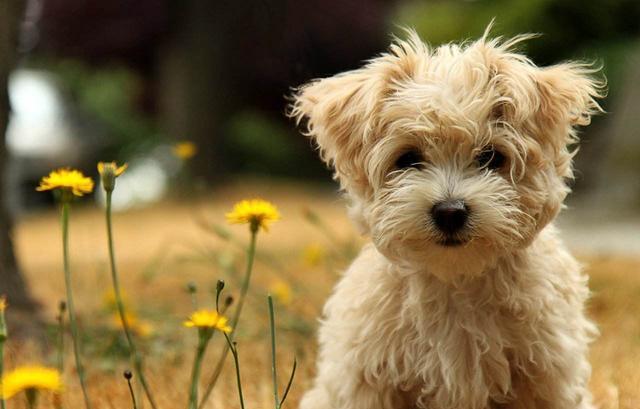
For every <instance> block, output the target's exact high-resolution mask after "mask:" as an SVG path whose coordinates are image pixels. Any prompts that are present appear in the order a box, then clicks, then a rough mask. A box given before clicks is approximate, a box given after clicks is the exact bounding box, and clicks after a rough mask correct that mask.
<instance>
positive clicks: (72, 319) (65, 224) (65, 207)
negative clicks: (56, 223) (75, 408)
mask: <svg viewBox="0 0 640 409" xmlns="http://www.w3.org/2000/svg"><path fill="white" fill-rule="evenodd" d="M63 193H67V192H63ZM64 196H65V195H63V198H62V218H61V222H62V252H63V260H64V282H65V287H66V289H67V306H68V307H69V326H70V327H71V339H72V341H73V354H74V356H75V360H76V368H77V370H78V378H80V387H81V388H82V394H83V396H84V404H85V407H86V408H87V409H91V402H90V400H89V394H88V393H87V387H86V384H85V374H84V367H83V366H82V361H81V360H80V337H79V334H78V324H77V322H76V309H75V306H74V304H73V291H72V290H71V268H70V266H69V207H70V206H69V200H70V198H65V197H64Z"/></svg>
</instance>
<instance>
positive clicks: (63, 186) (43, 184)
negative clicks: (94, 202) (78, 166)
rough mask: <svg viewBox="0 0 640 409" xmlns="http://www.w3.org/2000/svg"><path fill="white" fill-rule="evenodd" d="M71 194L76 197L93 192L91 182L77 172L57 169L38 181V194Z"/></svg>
mask: <svg viewBox="0 0 640 409" xmlns="http://www.w3.org/2000/svg"><path fill="white" fill-rule="evenodd" d="M56 189H60V190H62V191H67V192H71V193H73V194H74V195H76V196H83V195H84V194H85V193H91V192H92V191H93V180H91V178H88V177H86V176H85V175H83V174H82V172H80V171H79V170H75V169H58V170H54V171H52V172H51V173H49V175H48V176H44V177H43V178H42V180H40V186H38V187H37V188H36V190H37V191H38V192H42V191H45V190H56Z"/></svg>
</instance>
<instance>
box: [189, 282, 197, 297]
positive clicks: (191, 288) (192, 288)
mask: <svg viewBox="0 0 640 409" xmlns="http://www.w3.org/2000/svg"><path fill="white" fill-rule="evenodd" d="M196 291H198V286H197V285H196V283H194V282H193V281H189V282H188V283H187V292H188V293H189V294H195V293H196Z"/></svg>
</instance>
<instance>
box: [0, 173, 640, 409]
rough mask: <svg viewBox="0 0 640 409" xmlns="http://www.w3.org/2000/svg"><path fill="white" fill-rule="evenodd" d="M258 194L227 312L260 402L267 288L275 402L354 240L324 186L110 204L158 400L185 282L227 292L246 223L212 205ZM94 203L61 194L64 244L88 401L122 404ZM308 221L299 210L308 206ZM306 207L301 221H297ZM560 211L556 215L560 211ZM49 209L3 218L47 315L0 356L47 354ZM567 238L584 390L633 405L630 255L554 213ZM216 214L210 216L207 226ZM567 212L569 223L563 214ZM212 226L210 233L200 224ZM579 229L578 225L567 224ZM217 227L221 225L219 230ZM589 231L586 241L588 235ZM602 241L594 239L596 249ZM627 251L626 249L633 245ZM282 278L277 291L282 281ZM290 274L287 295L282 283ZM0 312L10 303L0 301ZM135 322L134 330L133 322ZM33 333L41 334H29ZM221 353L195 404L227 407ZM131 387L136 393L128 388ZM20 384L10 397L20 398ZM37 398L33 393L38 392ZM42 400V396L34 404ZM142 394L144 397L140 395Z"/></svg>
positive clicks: (637, 345)
mask: <svg viewBox="0 0 640 409" xmlns="http://www.w3.org/2000/svg"><path fill="white" fill-rule="evenodd" d="M254 196H260V197H263V198H265V199H268V200H270V201H272V202H274V203H275V204H276V205H277V206H278V207H279V209H280V211H281V213H282V220H281V221H279V222H278V223H276V224H274V225H273V226H272V228H271V229H270V231H269V232H268V233H264V232H261V233H260V235H259V237H258V248H259V256H258V261H257V265H256V268H255V271H254V276H253V284H252V287H251V290H250V295H249V304H248V306H247V307H246V308H245V310H244V313H243V316H242V320H241V322H240V325H239V326H238V328H239V335H238V349H239V354H240V362H241V371H242V374H241V375H242V381H243V385H244V386H243V387H244V392H245V399H246V407H247V408H268V407H270V405H273V396H272V384H271V376H270V374H271V372H270V354H269V347H270V344H269V342H268V320H267V308H266V294H267V293H268V292H274V293H278V294H280V298H279V301H278V302H277V307H276V321H277V327H278V351H279V352H278V368H279V378H280V379H279V383H280V385H281V388H282V386H283V385H284V384H285V383H286V380H287V377H288V373H289V370H290V367H291V363H292V359H293V356H294V355H296V356H297V358H298V371H297V374H296V378H295V381H294V385H293V389H292V392H291V394H290V395H289V397H288V399H287V402H286V403H285V405H284V406H285V407H289V408H294V407H296V406H297V402H298V400H299V398H300V396H301V394H302V393H303V392H304V390H305V389H306V388H307V386H308V385H309V382H310V380H311V377H312V375H313V372H314V364H313V361H314V355H315V351H316V344H315V338H314V333H315V330H316V328H317V321H316V318H317V317H318V315H319V312H320V310H321V307H322V304H323V301H324V299H325V298H326V296H327V295H328V294H329V292H330V290H331V286H332V284H333V283H334V282H335V280H336V279H337V277H338V274H339V271H340V270H341V269H342V268H344V267H345V266H346V264H347V263H348V259H349V258H350V257H351V255H352V253H353V251H354V249H355V248H357V247H358V246H359V245H361V244H362V242H363V241H362V239H360V238H359V237H358V236H357V234H356V233H355V231H354V230H353V228H352V227H351V224H350V223H349V222H348V221H347V219H346V215H345V211H344V208H343V203H342V202H341V200H340V199H339V197H338V196H337V195H335V194H334V193H333V192H332V190H331V189H329V188H326V187H325V188H316V187H308V186H302V185H296V184H292V183H285V184H283V183H275V182H262V181H260V182H247V181H243V182H242V183H237V184H234V185H232V186H229V187H226V188H223V189H219V190H217V191H215V192H213V193H210V194H206V195H203V196H199V198H198V199H189V200H186V199H184V197H192V195H190V194H188V193H186V192H183V193H182V194H179V195H175V196H174V197H173V198H172V199H168V200H165V201H164V202H163V203H161V204H157V205H154V206H152V207H150V208H145V209H137V210H130V211H127V212H123V213H117V214H116V215H115V216H114V223H115V224H114V227H115V235H116V237H115V238H116V251H117V258H118V264H119V267H120V273H121V276H122V285H123V287H124V288H125V291H126V294H127V299H128V305H129V309H130V310H131V311H133V312H136V314H137V315H138V316H139V319H140V320H144V321H145V322H147V323H148V326H150V327H151V330H150V333H149V334H142V335H144V336H140V337H139V338H140V342H141V344H142V345H143V349H144V350H145V354H146V365H147V372H148V376H149V378H150V380H151V384H152V386H153V390H154V391H155V394H156V396H157V400H158V403H159V405H160V406H161V407H162V408H175V407H181V406H186V404H187V391H188V383H189V374H190V368H191V364H192V360H193V355H194V351H195V344H196V340H197V339H196V334H195V332H194V330H192V329H189V328H184V327H183V326H182V325H181V322H182V321H183V320H184V319H185V318H186V316H187V315H188V314H189V312H190V311H191V310H192V304H191V300H190V298H189V295H188V294H187V292H186V291H185V290H184V288H185V285H186V283H188V282H194V283H196V284H197V285H198V288H199V292H198V302H199V304H200V305H206V306H212V305H213V301H212V300H213V297H212V293H211V288H213V287H215V282H216V280H217V279H219V278H222V279H224V280H225V281H226V282H227V290H228V292H229V293H230V294H237V293H238V288H239V280H240V276H241V274H240V273H239V272H240V271H242V269H243V263H244V254H243V246H244V244H245V243H246V242H247V239H248V230H247V228H246V226H228V225H226V223H225V222H224V213H225V212H226V211H228V210H229V209H230V208H231V206H232V205H233V203H234V202H235V201H237V200H239V199H242V198H247V197H254ZM101 212H102V211H101V209H100V208H99V207H98V206H96V205H94V204H93V203H91V202H85V203H83V204H82V205H76V206H74V211H73V214H72V217H71V233H70V234H71V257H72V274H73V281H74V294H75V295H76V304H77V309H78V311H79V316H80V321H81V326H82V329H83V333H84V356H85V360H86V366H87V367H88V370H89V389H90V393H91V395H92V397H93V400H94V401H95V407H97V408H111V407H113V408H127V407H131V403H130V398H129V394H128V389H127V386H126V383H125V381H124V380H123V378H122V377H121V373H122V371H123V370H124V369H126V368H127V367H128V366H129V365H128V362H127V359H126V358H125V357H124V356H125V355H124V352H123V351H124V344H123V340H122V338H121V336H120V333H119V330H118V328H116V327H114V324H113V322H112V314H111V313H110V312H109V306H108V298H109V291H108V289H109V286H110V277H109V270H108V263H107V261H108V259H107V247H106V235H105V228H104V220H103V214H102V213H101ZM309 212H312V213H313V214H315V215H317V216H319V218H320V220H321V222H320V223H319V224H318V222H315V223H314V222H312V221H313V220H315V219H314V217H313V215H312V216H309ZM310 220H311V221H310ZM569 220H570V219H569ZM58 223H59V221H58V214H57V212H56V211H55V210H50V211H43V212H39V213H37V214H33V215H30V216H27V217H24V218H23V219H22V220H21V221H20V222H19V223H18V226H17V231H16V244H17V250H18V256H19V259H20V261H21V264H22V267H23V269H24V271H25V274H26V276H27V279H28V281H29V283H30V285H31V288H32V290H33V293H34V295H35V297H36V298H37V299H38V301H39V302H40V303H41V304H42V306H43V310H42V311H43V317H44V318H45V319H46V320H47V321H48V322H50V323H51V325H50V328H49V333H50V335H49V336H48V337H47V338H46V339H45V340H43V341H44V342H40V343H36V342H33V343H23V342H19V343H18V342H10V343H9V349H8V352H7V354H6V355H7V362H6V366H7V367H9V368H11V367H14V366H15V365H19V364H26V363H34V362H40V363H46V364H49V365H55V362H56V361H55V356H56V354H55V333H56V332H55V331H56V327H55V325H54V324H55V318H54V317H55V315H56V306H57V305H58V302H59V300H61V299H62V298H63V294H64V286H63V279H62V277H63V276H62V268H61V265H62V264H61V263H62V259H61V253H62V252H61V244H60V238H59V237H60V228H59V225H58ZM564 224H565V225H566V226H565V230H566V231H567V238H568V239H569V240H568V242H569V243H570V245H571V246H572V247H573V248H574V251H575V252H576V253H577V255H578V257H579V258H580V259H581V260H582V261H583V262H584V263H585V266H586V267H585V268H586V271H587V272H588V273H589V275H590V276H591V288H592V290H593V292H594V294H593V298H592V300H591V302H590V304H589V306H588V311H589V314H590V316H591V317H592V318H593V319H594V320H595V321H596V322H597V323H598V326H599V327H600V331H601V333H602V334H601V336H600V338H599V339H598V340H597V341H596V342H595V344H594V345H593V348H592V354H591V360H592V362H593V366H594V371H593V379H592V390H593V392H594V394H595V396H596V399H597V401H598V403H599V404H600V405H601V408H602V409H614V408H618V407H619V408H621V409H637V408H638V407H640V370H638V368H637V362H640V322H639V320H638V314H637V312H638V311H639V310H640V276H639V275H638V274H637V272H638V270H639V268H640V257H633V256H632V255H630V251H628V249H625V251H616V249H615V248H608V247H606V246H603V247H602V248H596V247H594V246H593V245H586V244H585V242H584V241H581V240H580V237H581V236H583V235H588V236H589V237H592V236H595V237H598V234H595V235H594V234H593V232H590V231H588V229H587V230H585V224H584V223H579V224H576V223H572V222H571V221H569V222H566V223H564ZM216 226H217V227H216ZM573 226H576V227H575V228H574V227H573ZM219 227H224V229H226V231H227V232H230V233H231V234H232V235H233V238H232V239H230V240H229V239H224V238H222V237H221V233H220V232H218V234H215V233H213V232H212V230H214V229H215V228H219ZM580 229H582V230H580ZM222 235H224V234H222ZM592 242H593V240H590V241H589V243H592ZM603 249H604V250H603ZM637 254H639V253H636V255H637ZM283 288H284V291H283ZM287 288H290V295H291V299H290V300H288V299H287V294H286V292H287V291H286V289H287ZM7 313H9V314H11V308H10V307H9V308H8V310H7ZM147 331H148V328H147V329H145V330H144V331H142V332H147ZM42 345H44V347H43V346H42ZM221 348H222V339H221V338H220V337H219V336H218V337H216V338H214V340H213V343H212V344H211V347H210V348H209V352H208V355H207V357H206V359H205V365H204V369H203V371H204V376H203V384H204V383H205V380H206V378H207V377H208V376H209V374H210V373H211V371H212V368H213V367H214V365H215V361H216V360H217V357H218V354H219V351H220V350H221ZM65 359H66V364H65V365H66V374H65V380H66V383H67V387H66V391H65V393H64V395H63V403H64V407H66V408H80V407H82V403H81V402H82V401H81V395H80V393H79V388H78V383H77V378H76V377H75V376H74V375H75V374H74V372H73V371H72V366H73V365H72V354H71V349H70V341H69V340H67V343H66V356H65ZM230 363H231V361H230V360H229V362H227V367H226V368H225V372H223V376H222V378H221V381H220V382H219V384H218V386H217V387H216V389H215V393H214V395H213V399H212V400H211V401H210V402H209V403H208V404H207V405H206V406H205V408H213V407H222V406H224V407H225V408H236V407H239V404H238V399H237V390H236V384H235V377H234V375H233V367H232V365H231V364H230ZM137 396H138V400H139V401H141V400H143V395H142V394H141V392H140V391H139V390H138V395H137ZM21 399H22V398H21V397H20V398H16V399H14V400H12V401H10V403H12V405H11V406H10V407H11V408H16V407H21V405H23V404H24V402H22V400H21ZM48 401H49V398H48V397H46V398H43V400H42V402H48ZM42 406H45V405H42ZM146 407H147V408H148V407H149V406H148V405H146Z"/></svg>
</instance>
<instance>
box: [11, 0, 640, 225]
mask: <svg viewBox="0 0 640 409" xmlns="http://www.w3.org/2000/svg"><path fill="white" fill-rule="evenodd" d="M5 3H7V4H11V8H13V10H10V11H11V12H12V14H13V15H5V16H3V18H4V19H7V18H10V19H13V20H14V21H13V25H14V26H16V25H17V26H16V28H17V32H16V33H15V36H16V37H15V41H16V44H15V45H16V46H17V49H16V52H15V54H14V55H13V61H14V66H13V67H12V69H11V71H10V74H9V87H8V88H9V100H10V102H11V107H12V110H13V111H12V114H11V117H10V121H9V125H8V129H7V135H6V146H7V150H8V154H7V156H6V157H5V160H4V161H3V164H4V166H5V168H6V169H8V170H7V172H8V175H7V176H8V182H7V185H6V188H5V194H6V195H7V197H8V198H9V209H10V211H11V213H12V214H14V215H19V214H20V213H22V212H27V211H29V210H30V209H32V208H36V207H38V206H40V205H42V204H43V203H42V202H43V201H46V200H47V197H46V196H45V195H41V194H37V193H35V192H34V189H33V188H34V186H35V185H36V183H37V181H38V180H39V178H40V177H41V176H42V175H43V174H45V173H47V172H48V170H49V169H51V168H54V167H58V166H74V167H78V168H80V169H82V170H84V171H85V172H87V173H89V174H95V169H94V163H95V162H96V160H100V159H103V160H104V159H109V160H111V159H113V160H118V161H127V162H129V163H130V166H131V171H130V174H129V175H128V176H129V177H130V178H132V179H133V178H139V179H141V180H145V188H144V191H135V190H134V186H136V185H140V183H131V184H130V185H129V184H128V186H127V188H126V189H125V188H123V189H122V190H121V191H120V192H119V193H120V195H121V197H120V198H119V201H118V203H119V205H120V207H122V208H124V207H127V206H134V205H144V204H145V203H149V202H152V201H154V200H159V199H160V198H161V197H162V195H164V194H166V193H168V192H169V191H170V189H169V187H170V186H171V184H172V183H174V184H175V181H176V179H175V178H176V176H177V175H178V174H179V173H181V172H184V170H183V169H182V168H183V167H186V168H188V172H189V175H190V177H188V178H184V180H180V185H181V186H184V183H188V184H193V186H195V187H200V188H202V187H203V186H211V185H216V184H220V183H225V182H229V181H230V180H232V179H233V178H235V177H237V176H238V175H253V176H258V177H260V178H295V179H300V180H305V181H309V180H314V181H324V182H326V181H328V180H329V179H330V178H328V177H327V176H328V172H327V171H325V170H324V167H323V166H322V165H321V164H320V163H319V161H318V160H317V159H316V155H315V153H314V152H313V149H312V148H311V146H310V144H309V142H308V141H307V140H306V139H305V138H304V137H302V136H300V134H299V132H298V131H297V130H296V129H295V127H294V126H293V124H292V122H291V121H289V120H287V118H285V116H284V115H283V113H284V111H285V106H286V103H287V100H286V96H287V95H288V94H289V93H290V90H291V87H295V86H298V85H300V84H302V83H304V82H306V81H308V80H310V79H312V78H316V77H323V76H330V75H332V74H335V73H337V72H339V71H342V70H347V69H353V68H356V67H358V66H360V65H361V63H362V62H363V60H365V59H367V58H370V57H372V56H374V55H375V54H376V53H379V52H382V51H383V50H385V48H386V47H387V46H388V44H389V42H390V40H391V37H392V35H394V34H397V35H399V36H402V35H403V34H402V27H414V28H415V29H416V30H417V31H418V32H419V33H420V34H421V35H422V37H423V38H424V39H425V40H426V41H428V42H429V43H431V44H432V45H438V44H441V43H444V42H449V41H458V40H463V39H468V38H476V37H478V36H479V35H481V34H482V32H483V30H484V29H485V27H486V26H487V24H488V23H489V21H491V19H492V18H494V17H495V19H496V24H495V29H494V30H493V34H494V35H505V36H510V35H514V34H517V33H523V32H536V33H541V34H542V36H541V37H540V38H538V39H535V40H532V41H530V42H528V43H527V44H525V45H524V48H525V51H526V52H527V53H528V55H529V56H531V58H532V59H533V60H534V62H536V63H537V64H543V65H546V64H553V63H556V62H559V61H562V60H564V59H584V60H588V61H595V62H596V63H597V64H601V65H602V66H603V67H604V69H603V72H604V74H605V75H606V77H607V78H608V81H609V88H610V92H609V97H608V98H607V99H606V100H605V101H604V102H603V106H604V108H605V109H606V110H607V111H608V112H609V114H608V115H607V116H604V117H599V118H596V119H595V121H594V124H593V126H591V127H589V128H587V129H586V130H585V132H584V133H583V134H582V140H583V143H582V148H581V152H580V154H579V155H578V158H577V160H578V169H579V172H578V179H577V181H576V190H577V192H578V193H579V194H582V193H584V194H603V192H604V194H606V196H607V197H608V198H611V195H615V200H608V205H609V206H611V205H616V206H618V205H622V204H623V203H626V204H625V207H626V206H629V207H636V205H637V204H638V203H640V178H639V177H638V176H639V175H638V170H639V166H640V165H639V163H640V162H639V161H640V139H639V138H637V137H636V136H635V134H636V132H635V130H636V121H638V118H640V112H638V110H640V89H639V88H638V81H637V79H638V76H639V75H640V70H639V69H638V66H639V64H638V62H639V58H640V46H639V42H638V36H639V35H640V2H638V1H637V0H595V1H589V2H583V1H578V0H510V1H506V0H476V1H443V0H433V1H408V0H404V1H402V0H394V1H392V0H346V1H335V2H327V1H319V0H318V1H317V0H297V1H286V0H276V1H252V0H249V1H244V2H239V3H238V4H237V5H233V4H230V3H229V2H212V1H207V0H188V1H180V2H175V1H167V0H138V1H126V0H114V1H109V2H96V1H87V0H21V1H16V0H5ZM20 6H22V7H20ZM8 34H10V33H8ZM2 58H3V60H6V59H7V56H2ZM181 141H188V142H190V143H193V147H194V148H195V150H194V151H193V152H192V154H193V157H191V153H189V154H187V156H189V160H188V161H186V160H184V159H185V158H180V157H178V158H176V157H175V155H172V150H171V147H172V146H173V145H174V144H176V143H179V142H181ZM174 153H175V152H174ZM176 159H177V160H176ZM613 180H615V183H612V181H613ZM123 184H124V183H123ZM140 189H141V188H139V190H140ZM125 190H126V192H125ZM124 196H126V197H124Z"/></svg>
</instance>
